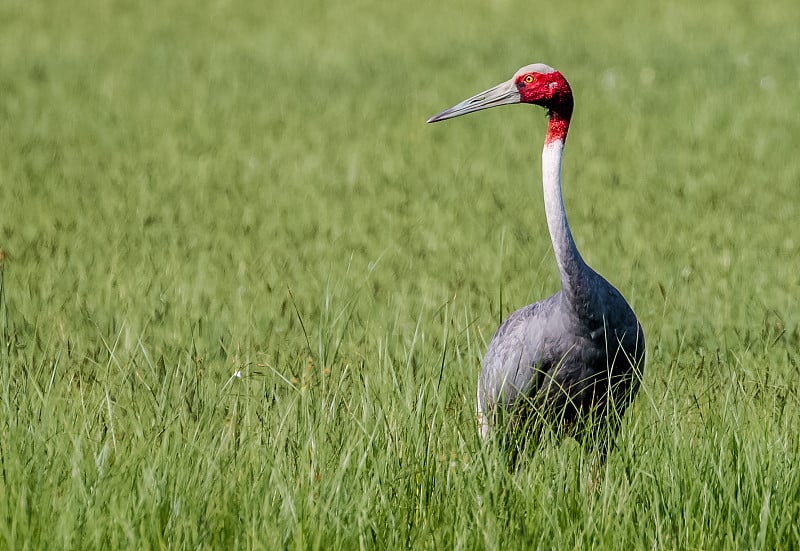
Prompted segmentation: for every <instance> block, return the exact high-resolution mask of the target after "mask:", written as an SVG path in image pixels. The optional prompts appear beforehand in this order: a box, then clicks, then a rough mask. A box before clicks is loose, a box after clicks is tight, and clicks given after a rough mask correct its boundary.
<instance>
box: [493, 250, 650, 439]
mask: <svg viewBox="0 0 800 551" xmlns="http://www.w3.org/2000/svg"><path fill="white" fill-rule="evenodd" d="M581 271H582V273H581V277H580V281H578V282H576V283H577V285H575V288H569V287H568V288H562V289H561V290H560V291H558V292H557V293H556V294H554V295H553V296H551V297H549V298H547V299H545V300H542V301H540V302H537V303H535V304H530V305H528V306H525V307H523V308H520V309H519V310H517V311H515V312H513V313H512V314H511V315H510V316H508V318H506V320H505V321H504V322H503V323H502V325H500V327H499V328H498V329H497V331H496V332H495V334H494V336H493V337H492V340H491V342H490V343H489V348H488V349H487V351H486V356H485V357H484V360H483V369H482V371H481V375H480V378H479V380H478V416H479V425H480V431H481V435H482V436H484V437H486V436H488V434H489V432H490V430H491V429H492V427H493V426H494V424H495V420H496V417H497V414H498V412H502V413H504V414H507V413H511V414H512V416H511V417H510V418H509V419H508V422H512V423H513V424H514V425H517V424H518V423H526V422H540V421H544V422H546V423H548V424H550V425H551V426H553V427H555V428H569V427H571V426H572V425H573V424H574V423H575V422H576V421H580V420H581V419H582V418H583V417H585V416H587V415H593V416H594V418H595V419H596V420H601V419H602V420H603V421H604V422H605V420H606V416H607V414H611V415H612V416H615V417H617V418H618V416H620V415H622V413H623V412H624V411H625V408H626V407H627V405H628V404H629V403H630V401H631V400H632V399H633V396H634V395H635V394H636V391H637V390H638V388H639V378H640V376H641V372H640V369H641V367H642V365H643V357H644V350H645V343H644V333H643V331H642V328H641V326H640V325H639V322H638V321H637V319H636V316H635V315H634V313H633V311H632V310H631V308H630V307H629V306H628V304H627V302H625V299H624V298H622V295H620V293H619V291H617V290H616V289H615V288H614V287H613V286H612V285H611V284H610V283H608V282H607V281H606V280H605V279H603V278H602V277H601V276H600V275H598V274H597V273H596V272H594V270H592V269H591V268H589V267H588V266H586V265H585V264H583V267H582V270H581ZM609 390H611V392H610V393H609ZM498 407H499V409H498ZM609 407H611V408H613V411H609V409H608V408H609ZM600 426H602V423H600V424H597V427H600ZM578 434H580V433H578Z"/></svg>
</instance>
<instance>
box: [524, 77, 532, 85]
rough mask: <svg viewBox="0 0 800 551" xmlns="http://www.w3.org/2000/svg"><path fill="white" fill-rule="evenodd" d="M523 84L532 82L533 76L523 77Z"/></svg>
mask: <svg viewBox="0 0 800 551" xmlns="http://www.w3.org/2000/svg"><path fill="white" fill-rule="evenodd" d="M522 80H523V82H525V84H530V83H531V82H533V75H525V78H523V79H522Z"/></svg>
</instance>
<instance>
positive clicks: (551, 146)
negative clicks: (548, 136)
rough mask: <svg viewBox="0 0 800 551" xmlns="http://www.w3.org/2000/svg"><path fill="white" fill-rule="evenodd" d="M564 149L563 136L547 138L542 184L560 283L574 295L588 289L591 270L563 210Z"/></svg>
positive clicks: (543, 158) (543, 159)
mask: <svg viewBox="0 0 800 551" xmlns="http://www.w3.org/2000/svg"><path fill="white" fill-rule="evenodd" d="M563 151H564V141H563V140H562V139H554V140H548V141H547V142H546V143H545V145H544V149H543V150H542V186H543V188H544V210H545V215H546V216H547V227H548V229H549V230H550V239H551V240H552V242H553V251H554V252H555V255H556V263H557V264H558V271H559V274H560V275H561V286H562V287H563V288H564V290H565V291H566V292H567V293H568V294H569V295H570V296H572V297H575V295H576V294H580V293H581V291H582V290H586V286H587V283H588V282H587V281H586V279H587V277H588V276H589V274H591V270H590V269H589V268H588V267H587V266H586V263H585V262H584V261H583V258H581V255H580V253H579V252H578V248H577V247H576V246H575V241H574V240H573V239H572V232H570V230H569V224H568V223H567V213H566V212H565V211H564V199H563V197H562V195H561V156H562V153H563Z"/></svg>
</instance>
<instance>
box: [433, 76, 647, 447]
mask: <svg viewBox="0 0 800 551" xmlns="http://www.w3.org/2000/svg"><path fill="white" fill-rule="evenodd" d="M513 103H531V104H534V105H538V106H541V107H544V108H545V109H547V115H548V124H547V133H546V134H545V138H544V148H543V150H542V186H543V189H544V207H545V215H546V218H547V226H548V229H549V231H550V239H551V241H552V244H553V252H554V253H555V257H556V263H557V264H558V272H559V275H560V277H561V289H560V290H559V291H558V292H557V293H556V294H554V295H553V296H551V297H549V298H546V299H544V300H541V301H539V302H537V303H535V304H530V305H528V306H524V307H522V308H520V309H519V310H517V311H515V312H513V313H512V314H511V315H509V316H508V318H506V319H505V321H503V323H502V324H501V325H500V327H499V328H498V329H497V331H496V332H495V333H494V336H493V337H492V339H491V341H490V342H489V347H488V349H487V350H486V355H485V356H484V359H483V365H482V369H481V374H480V377H479V379H478V405H477V418H478V429H479V432H480V435H481V436H482V437H483V438H487V437H488V436H489V435H491V434H501V435H502V436H503V438H507V437H513V438H515V440H513V441H512V442H515V443H516V446H515V447H516V449H517V450H520V449H522V448H521V445H520V442H522V443H527V442H529V440H530V438H531V437H533V438H535V442H538V439H539V436H540V435H541V431H542V430H544V429H545V428H547V429H548V430H554V431H555V434H557V435H571V436H573V437H574V438H576V439H577V440H578V441H579V442H581V443H582V444H583V445H584V446H590V447H592V448H594V449H597V450H599V451H600V456H601V461H602V460H604V459H605V457H606V453H607V451H608V447H609V444H610V442H611V439H612V438H613V436H614V435H615V434H616V432H617V429H618V425H619V420H620V417H621V416H622V414H623V413H624V412H625V409H626V408H627V406H628V405H629V404H630V403H631V402H632V400H633V398H634V396H635V395H636V393H637V391H638V389H639V385H640V381H641V376H642V370H643V367H644V358H645V342H644V332H643V331H642V327H641V325H640V324H639V321H638V320H637V319H636V315H635V314H634V313H633V310H632V309H631V307H630V306H629V305H628V303H627V302H626V301H625V299H624V298H623V297H622V295H621V294H620V292H619V291H617V289H616V288H614V286H613V285H611V284H610V283H609V282H608V281H606V280H605V279H604V278H603V277H602V276H600V275H599V274H598V273H597V272H595V271H594V270H593V269H592V268H590V267H589V266H588V265H587V264H586V262H585V261H584V260H583V258H582V257H581V255H580V253H579V252H578V249H577V247H576V246H575V241H574V240H573V238H572V233H571V232H570V229H569V224H568V223H567V215H566V212H565V210H564V200H563V197H562V193H561V159H562V154H563V150H564V143H565V141H566V139H567V131H568V130H569V124H570V118H571V117H572V109H573V105H574V103H573V98H572V90H571V89H570V86H569V84H568V83H567V81H566V79H565V78H564V76H563V75H562V74H561V73H560V72H558V71H557V70H555V69H553V68H552V67H549V66H547V65H544V64H541V63H536V64H533V65H527V66H525V67H522V68H521V69H520V70H518V71H517V72H516V73H515V74H514V76H513V77H512V78H511V79H510V80H508V81H506V82H503V83H501V84H498V85H497V86H495V87H493V88H490V89H488V90H486V91H484V92H481V93H480V94H477V95H475V96H472V97H471V98H469V99H466V100H464V101H462V102H461V103H459V104H457V105H454V106H453V107H451V108H449V109H446V110H444V111H442V112H441V113H439V114H438V115H434V116H433V117H431V118H430V119H428V122H437V121H442V120H445V119H451V118H453V117H458V116H461V115H466V114H467V113H473V112H475V111H480V110H482V109H487V108H489V107H497V106H500V105H508V104H513ZM519 438H521V440H520V439H519ZM507 442H508V441H507Z"/></svg>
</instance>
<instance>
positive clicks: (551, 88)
mask: <svg viewBox="0 0 800 551" xmlns="http://www.w3.org/2000/svg"><path fill="white" fill-rule="evenodd" d="M514 82H515V83H516V85H517V90H519V96H520V100H521V102H522V103H533V104H534V105H539V106H541V107H544V108H546V109H547V114H548V116H549V117H550V122H549V123H548V125H547V135H546V136H545V139H544V143H545V144H549V143H551V142H553V141H555V140H561V141H562V142H565V141H566V140H567V131H568V130H569V120H570V118H571V117H572V108H573V106H574V102H573V99H572V90H571V89H570V87H569V83H567V80H566V79H565V78H564V77H563V75H562V74H561V73H559V72H558V71H552V72H549V73H537V72H528V73H522V74H520V75H517V77H516V78H515V80H514Z"/></svg>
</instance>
